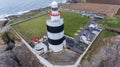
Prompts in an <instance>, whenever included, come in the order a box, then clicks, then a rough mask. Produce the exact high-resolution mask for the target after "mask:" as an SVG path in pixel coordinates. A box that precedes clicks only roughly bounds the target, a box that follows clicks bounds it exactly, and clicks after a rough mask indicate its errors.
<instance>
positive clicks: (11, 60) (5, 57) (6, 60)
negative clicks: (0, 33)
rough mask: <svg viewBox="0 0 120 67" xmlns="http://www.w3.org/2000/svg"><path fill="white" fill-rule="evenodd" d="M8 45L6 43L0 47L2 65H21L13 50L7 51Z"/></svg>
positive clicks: (12, 66)
mask: <svg viewBox="0 0 120 67" xmlns="http://www.w3.org/2000/svg"><path fill="white" fill-rule="evenodd" d="M6 47H7V46H6V45H3V46H1V47H0V67H19V64H18V63H17V62H16V57H15V56H14V54H13V53H12V51H11V50H9V51H5V49H6Z"/></svg>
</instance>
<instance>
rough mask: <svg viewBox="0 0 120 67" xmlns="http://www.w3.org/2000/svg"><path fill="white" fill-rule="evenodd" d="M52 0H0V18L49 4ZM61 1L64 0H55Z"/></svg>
mask: <svg viewBox="0 0 120 67" xmlns="http://www.w3.org/2000/svg"><path fill="white" fill-rule="evenodd" d="M52 1H54V0H0V18H3V17H7V16H10V15H19V14H22V13H26V12H29V11H30V10H35V9H39V8H45V7H48V6H50V3H51V2H52ZM56 1H57V2H58V3H63V2H64V1H65V0H56Z"/></svg>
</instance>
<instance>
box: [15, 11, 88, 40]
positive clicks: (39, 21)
mask: <svg viewBox="0 0 120 67" xmlns="http://www.w3.org/2000/svg"><path fill="white" fill-rule="evenodd" d="M49 18H50V17H49V16H48V15H44V16H41V17H38V18H35V19H31V20H29V21H26V22H23V23H20V24H17V25H15V26H13V27H14V28H15V29H16V30H17V31H19V32H20V33H22V34H23V35H25V36H27V37H28V38H30V39H33V38H41V37H42V36H43V35H44V34H46V20H48V19H49ZM62 18H64V29H65V34H66V35H68V36H71V37H74V33H76V32H77V30H79V29H80V27H83V26H84V25H85V24H86V23H87V22H88V21H89V19H88V18H87V17H81V15H80V14H76V13H70V12H63V13H62Z"/></svg>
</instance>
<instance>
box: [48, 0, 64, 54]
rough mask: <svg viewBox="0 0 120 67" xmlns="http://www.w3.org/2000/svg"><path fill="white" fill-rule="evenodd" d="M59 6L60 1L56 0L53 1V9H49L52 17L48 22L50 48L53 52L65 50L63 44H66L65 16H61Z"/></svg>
mask: <svg viewBox="0 0 120 67" xmlns="http://www.w3.org/2000/svg"><path fill="white" fill-rule="evenodd" d="M58 8H59V7H58V3H57V2H56V1H55V0H54V1H53V2H52V3H51V10H50V11H49V15H50V17H51V18H50V20H47V22H46V24H47V35H48V44H49V49H50V50H52V51H53V52H59V51H61V50H63V46H64V45H66V41H65V36H64V22H63V18H60V15H61V12H60V10H59V9H58Z"/></svg>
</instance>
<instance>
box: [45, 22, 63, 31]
mask: <svg viewBox="0 0 120 67" xmlns="http://www.w3.org/2000/svg"><path fill="white" fill-rule="evenodd" d="M63 29H64V24H63V25H61V26H58V27H51V26H48V25H47V31H48V32H50V33H59V32H62V31H63Z"/></svg>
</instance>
